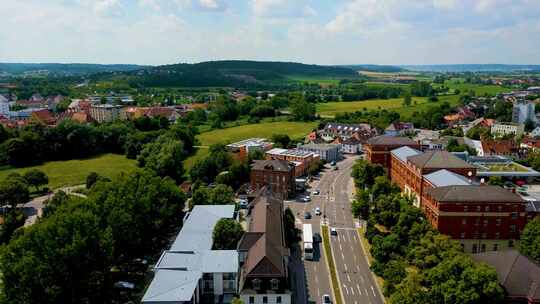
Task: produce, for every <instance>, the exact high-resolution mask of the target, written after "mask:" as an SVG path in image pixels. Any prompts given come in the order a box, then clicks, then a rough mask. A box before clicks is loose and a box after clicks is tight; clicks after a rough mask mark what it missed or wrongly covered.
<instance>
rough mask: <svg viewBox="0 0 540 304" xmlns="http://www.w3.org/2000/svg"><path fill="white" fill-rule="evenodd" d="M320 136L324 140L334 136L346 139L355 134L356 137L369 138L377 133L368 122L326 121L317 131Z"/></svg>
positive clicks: (329, 139) (330, 139)
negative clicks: (341, 122) (343, 122)
mask: <svg viewBox="0 0 540 304" xmlns="http://www.w3.org/2000/svg"><path fill="white" fill-rule="evenodd" d="M319 134H320V135H321V137H322V138H323V139H324V140H326V141H332V140H334V139H335V138H336V137H341V138H343V139H348V138H350V137H353V136H356V137H357V139H362V138H371V137H373V136H375V135H377V130H376V129H375V128H372V127H371V126H370V125H369V124H365V123H361V124H340V123H334V122H330V123H327V124H326V125H325V126H324V128H323V129H322V130H320V131H319Z"/></svg>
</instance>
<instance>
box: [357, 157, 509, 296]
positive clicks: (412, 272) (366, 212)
mask: <svg viewBox="0 0 540 304" xmlns="http://www.w3.org/2000/svg"><path fill="white" fill-rule="evenodd" d="M385 175H386V172H385V170H384V169H383V167H381V166H380V165H373V164H370V163H368V162H366V161H364V160H359V161H358V162H357V163H356V164H355V166H354V168H353V171H352V176H353V178H354V181H355V184H356V187H357V189H358V191H357V194H356V199H355V201H354V202H353V213H354V215H355V216H360V217H362V218H363V219H365V220H366V221H367V228H366V232H365V237H366V238H367V239H368V241H369V242H370V244H371V249H370V253H371V255H372V256H373V258H374V262H373V263H372V265H371V269H372V270H373V271H374V272H375V273H376V274H377V275H378V276H380V277H382V278H383V279H384V286H383V293H384V295H385V296H386V297H387V298H389V300H390V303H394V304H412V303H416V304H422V303H426V304H428V303H429V304H431V303H433V304H435V303H471V304H472V303H501V302H502V301H503V299H504V290H503V289H502V287H501V286H500V285H499V284H498V281H497V273H496V271H495V269H494V268H492V267H491V266H488V265H486V264H479V263H475V262H473V260H472V259H471V258H470V257H469V256H468V255H466V254H465V253H463V250H462V248H461V246H460V245H459V243H457V242H455V241H453V240H451V239H450V238H449V237H448V236H445V235H441V234H439V233H438V232H437V231H436V230H434V229H433V228H432V227H431V225H430V224H429V222H428V221H427V220H426V219H425V217H424V216H423V213H422V212H421V211H420V210H419V209H418V208H415V207H414V206H412V203H411V201H410V200H409V199H407V198H405V197H403V196H402V195H401V194H400V190H399V188H398V187H397V186H396V185H394V184H392V183H391V182H390V181H389V180H388V178H387V177H386V176H385Z"/></svg>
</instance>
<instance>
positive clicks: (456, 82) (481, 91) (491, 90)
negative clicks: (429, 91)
mask: <svg viewBox="0 0 540 304" xmlns="http://www.w3.org/2000/svg"><path fill="white" fill-rule="evenodd" d="M444 85H445V86H447V87H448V88H450V89H454V90H455V89H458V90H460V91H461V93H463V92H465V91H469V90H473V91H474V92H475V93H476V95H477V96H483V95H485V94H488V95H497V94H499V93H504V92H510V91H512V89H509V88H505V87H502V86H498V85H484V84H472V83H464V82H463V79H460V78H453V79H451V80H446V81H445V82H444ZM437 86H440V84H433V87H437Z"/></svg>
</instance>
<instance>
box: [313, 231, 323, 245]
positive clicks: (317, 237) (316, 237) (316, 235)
mask: <svg viewBox="0 0 540 304" xmlns="http://www.w3.org/2000/svg"><path fill="white" fill-rule="evenodd" d="M313 241H314V242H317V243H320V242H322V236H321V235H320V233H318V232H315V233H314V234H313Z"/></svg>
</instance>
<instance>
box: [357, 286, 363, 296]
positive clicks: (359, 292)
mask: <svg viewBox="0 0 540 304" xmlns="http://www.w3.org/2000/svg"><path fill="white" fill-rule="evenodd" d="M356 288H358V294H359V295H362V290H361V289H360V285H356Z"/></svg>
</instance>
